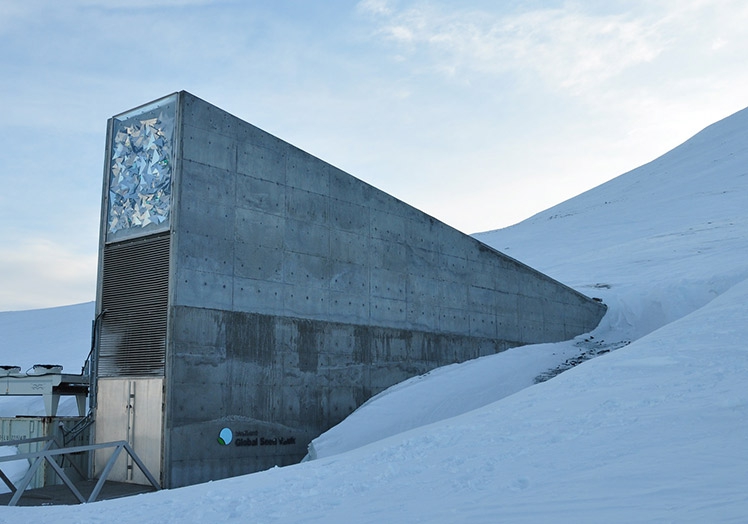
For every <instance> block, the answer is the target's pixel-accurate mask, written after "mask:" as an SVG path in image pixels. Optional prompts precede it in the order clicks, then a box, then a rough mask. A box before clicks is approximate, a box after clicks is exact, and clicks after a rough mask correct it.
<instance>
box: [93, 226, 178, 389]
mask: <svg viewBox="0 0 748 524" xmlns="http://www.w3.org/2000/svg"><path fill="white" fill-rule="evenodd" d="M102 273H103V274H102V297H101V301H102V311H104V310H106V314H105V315H104V316H103V317H102V322H101V334H100V338H99V368H98V372H99V376H100V377H132V376H163V375H164V360H165V356H166V318H167V314H168V313H167V311H168V297H169V289H168V287H169V286H168V284H169V235H160V236H154V237H148V238H144V239H140V240H136V241H131V242H122V243H119V244H112V245H108V246H105V247H104V263H103V271H102Z"/></svg>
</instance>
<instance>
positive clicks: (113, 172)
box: [107, 95, 177, 241]
mask: <svg viewBox="0 0 748 524" xmlns="http://www.w3.org/2000/svg"><path fill="white" fill-rule="evenodd" d="M176 101H177V99H176V95H173V96H171V97H169V98H165V99H162V100H159V101H157V102H154V103H153V104H150V105H148V106H145V107H142V108H139V109H136V110H134V111H130V112H129V113H125V114H123V115H120V116H118V117H115V118H114V119H113V126H112V143H111V144H110V160H109V212H108V213H107V241H113V240H120V239H123V238H131V237H135V236H141V235H145V234H150V233H155V232H157V231H162V230H166V229H168V228H169V214H170V211H171V179H172V170H173V167H172V164H173V159H174V140H173V139H174V122H175V113H176Z"/></svg>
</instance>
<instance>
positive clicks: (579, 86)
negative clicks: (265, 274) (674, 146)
mask: <svg viewBox="0 0 748 524" xmlns="http://www.w3.org/2000/svg"><path fill="white" fill-rule="evenodd" d="M359 6H360V8H361V9H362V10H363V11H365V12H367V13H368V14H369V15H371V16H373V17H375V18H376V19H377V20H378V29H377V31H376V33H375V34H376V35H377V36H378V37H380V38H382V39H383V40H385V41H387V42H389V43H390V44H394V45H395V46H397V47H398V48H404V49H405V50H406V52H408V51H409V52H410V53H411V55H416V54H417V55H418V60H421V59H423V58H424V55H425V58H427V59H428V60H429V61H430V64H431V69H432V70H433V71H439V72H442V73H446V74H448V75H459V74H462V75H470V74H474V73H481V74H498V73H515V74H521V75H524V74H526V72H532V73H533V74H534V75H535V76H536V77H538V78H540V79H541V80H542V81H543V82H545V83H546V84H548V85H549V86H550V87H551V88H561V89H567V90H571V91H579V90H584V89H586V88H589V87H595V86H598V85H600V84H602V83H604V82H605V81H607V80H609V79H611V78H614V77H615V76H617V75H618V74H620V73H621V72H622V71H624V70H626V69H628V68H630V67H633V66H636V65H637V64H641V63H646V62H650V61H652V60H654V59H655V58H656V57H657V56H658V55H659V54H660V53H661V51H662V49H663V48H664V46H665V45H666V40H665V39H664V38H663V37H662V36H661V33H660V20H658V19H657V18H643V17H639V18H635V17H633V16H631V15H629V14H594V13H587V12H584V11H582V10H581V9H579V8H577V7H573V6H572V7H564V8H561V9H536V10H528V11H524V12H513V13H489V12H484V11H480V10H471V9H464V8H461V9H450V10H447V9H446V8H444V7H440V6H439V5H438V4H434V3H422V4H418V5H414V6H412V7H408V8H404V9H400V10H395V9H394V8H392V7H391V6H389V5H388V4H385V3H384V2H381V1H379V2H372V1H367V2H362V3H361V4H359ZM415 61H416V60H414V62H415Z"/></svg>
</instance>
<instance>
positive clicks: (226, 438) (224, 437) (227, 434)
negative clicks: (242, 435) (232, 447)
mask: <svg viewBox="0 0 748 524" xmlns="http://www.w3.org/2000/svg"><path fill="white" fill-rule="evenodd" d="M233 439H234V433H233V431H231V430H230V429H229V428H223V429H222V430H221V432H220V433H219V434H218V443H219V444H220V445H221V446H228V445H229V444H231V441H232V440H233Z"/></svg>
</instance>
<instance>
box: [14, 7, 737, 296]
mask: <svg viewBox="0 0 748 524" xmlns="http://www.w3.org/2000/svg"><path fill="white" fill-rule="evenodd" d="M747 26H748V5H747V4H746V3H745V2H744V1H743V0H723V1H717V0H712V1H706V0H661V1H657V2H651V1H643V0H642V1H637V0H633V1H626V2H623V1H609V2H584V1H574V2H572V1H569V2H565V1H538V0H530V1H516V0H515V1H506V2H494V1H481V0H465V1H462V2H450V1H447V0H424V1H407V0H402V1H397V0H392V1H389V0H364V1H361V2H355V1H350V2H344V1H337V0H336V1H325V2H322V1H318V2H312V1H302V0H295V1H284V0H276V1H250V0H247V1H200V0H160V1H159V0H133V1H130V2H104V1H95V0H66V1H65V2H59V1H53V0H4V1H3V2H2V3H0V50H1V51H2V52H0V143H2V148H1V149H0V183H2V188H3V191H2V192H0V310H14V309H28V308H38V307H47V306H54V305H63V304H71V303H76V302H83V301H88V300H93V299H94V293H95V283H96V260H97V247H98V224H99V203H100V198H101V183H102V172H103V157H104V142H105V131H106V120H107V119H108V118H109V117H111V116H112V115H114V114H117V113H120V112H122V111H125V110H127V109H130V108H132V107H135V106H137V105H140V104H142V103H145V102H148V101H150V100H153V99H155V98H158V97H161V96H163V95H166V94H168V93H171V92H174V91H178V90H182V89H185V90H187V91H190V92H192V93H193V94H195V95H197V96H199V97H200V98H203V99H205V100H207V101H208V102H211V103H213V104H215V105H217V106H219V107H221V108H223V109H225V110H227V111H229V112H231V113H233V114H235V115H237V116H239V117H240V118H242V119H244V120H246V121H249V122H251V123H253V124H255V125H257V126H259V127H261V128H262V129H265V130H266V131H268V132H270V133H273V134H275V135H277V136H279V137H280V138H282V139H284V140H286V141H288V142H291V143H292V144H294V145H296V146H298V147H300V148H301V149H304V150H306V151H308V152H310V153H312V154H314V155H316V156H318V157H320V158H322V159H323V160H326V161H327V162H330V163H332V164H334V165H336V166H338V167H340V168H342V169H344V170H346V171H348V172H349V173H351V174H353V175H355V176H357V177H359V178H361V179H363V180H365V181H367V182H369V183H371V184H373V185H374V186H376V187H379V188H380V189H383V190H385V191H387V192H389V193H391V194H393V195H394V196H396V197H398V198H400V199H402V200H404V201H406V202H408V203H410V204H412V205H414V206H416V207H418V208H420V209H422V210H423V211H425V212H427V213H429V214H431V215H433V216H435V217H436V218H439V219H440V220H443V221H445V222H446V223H448V224H450V225H452V226H454V227H456V228H458V229H460V230H462V231H465V232H467V233H472V232H478V231H485V230H490V229H496V228H500V227H504V226H508V225H511V224H513V223H515V222H518V221H520V220H522V219H524V218H527V217H528V216H531V215H532V214H534V213H536V212H538V211H540V210H542V209H545V208H548V207H550V206H551V205H553V204H556V203H558V202H561V201H563V200H565V199H567V198H570V197H572V196H574V195H576V194H579V193H580V192H582V191H585V190H587V189H589V188H592V187H594V186H596V185H599V184H600V183H602V182H604V181H606V180H608V179H610V178H612V177H615V176H617V175H619V174H621V173H623V172H625V171H627V170H629V169H632V168H634V167H637V166H639V165H641V164H643V163H645V162H647V161H649V160H652V159H653V158H655V157H656V156H658V155H660V154H662V153H664V152H666V151H667V150H669V149H671V148H672V147H674V146H676V145H678V144H679V143H681V142H683V141H684V140H685V139H687V138H688V137H690V136H691V135H693V134H695V133H696V132H698V131H699V130H700V129H702V128H703V127H705V126H707V125H709V124H711V123H713V122H715V121H717V120H719V119H721V118H723V117H725V116H728V115H729V114H731V113H734V112H735V111H738V110H740V109H742V108H744V107H745V106H747V105H748V95H747V94H746V93H748V68H746V67H745V57H746V56H748V32H746V31H745V27H747Z"/></svg>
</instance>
